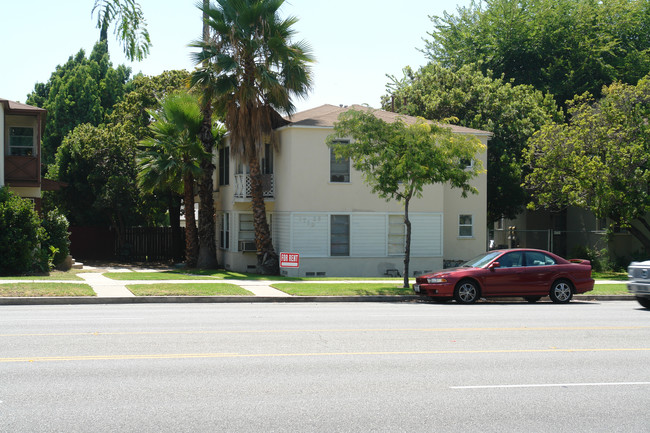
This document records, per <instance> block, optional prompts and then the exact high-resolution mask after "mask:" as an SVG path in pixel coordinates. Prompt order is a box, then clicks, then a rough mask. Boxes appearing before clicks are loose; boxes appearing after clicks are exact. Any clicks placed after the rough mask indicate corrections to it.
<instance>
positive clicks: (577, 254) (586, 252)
mask: <svg viewBox="0 0 650 433" xmlns="http://www.w3.org/2000/svg"><path fill="white" fill-rule="evenodd" d="M570 256H571V258H576V259H587V260H589V261H590V262H591V268H592V269H593V270H594V271H596V272H605V271H613V270H615V269H616V268H617V266H616V263H614V262H613V261H612V259H611V258H610V256H609V251H608V250H607V249H606V248H603V249H601V250H597V249H595V248H589V247H585V246H578V247H575V248H574V249H573V251H572V253H571V255H570Z"/></svg>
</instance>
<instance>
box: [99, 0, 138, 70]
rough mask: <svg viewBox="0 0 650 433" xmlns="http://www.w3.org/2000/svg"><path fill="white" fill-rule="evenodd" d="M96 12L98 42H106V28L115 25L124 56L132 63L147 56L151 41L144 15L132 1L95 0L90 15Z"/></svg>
mask: <svg viewBox="0 0 650 433" xmlns="http://www.w3.org/2000/svg"><path fill="white" fill-rule="evenodd" d="M95 11H97V28H98V29H100V32H99V40H100V42H103V41H108V27H109V26H110V25H111V23H112V22H113V21H115V22H116V23H117V28H116V29H115V34H116V35H117V39H118V40H119V41H121V43H122V44H123V46H124V54H125V55H126V57H127V58H128V59H129V60H131V61H133V60H135V59H137V60H138V61H140V60H142V59H144V58H145V57H147V55H148V54H149V48H150V47H151V40H150V39H149V31H148V30H147V23H146V21H145V19H144V14H143V13H142V9H140V5H139V4H138V3H137V2H135V1H134V0H95V5H94V6H93V10H92V13H95Z"/></svg>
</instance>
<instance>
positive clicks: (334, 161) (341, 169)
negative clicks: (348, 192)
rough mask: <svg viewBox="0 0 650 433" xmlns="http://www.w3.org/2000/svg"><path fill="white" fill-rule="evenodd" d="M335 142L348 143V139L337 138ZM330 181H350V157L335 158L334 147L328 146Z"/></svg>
mask: <svg viewBox="0 0 650 433" xmlns="http://www.w3.org/2000/svg"><path fill="white" fill-rule="evenodd" d="M336 143H345V144H347V143H350V142H349V141H348V140H337V141H336ZM330 182H339V183H349V182H350V159H349V158H337V157H336V154H335V153H334V149H331V148H330Z"/></svg>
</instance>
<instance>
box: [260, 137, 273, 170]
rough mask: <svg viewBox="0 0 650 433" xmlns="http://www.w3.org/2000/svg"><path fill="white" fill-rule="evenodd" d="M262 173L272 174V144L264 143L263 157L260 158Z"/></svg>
mask: <svg viewBox="0 0 650 433" xmlns="http://www.w3.org/2000/svg"><path fill="white" fill-rule="evenodd" d="M261 169H262V174H273V146H271V145H270V144H269V143H266V144H265V145H264V158H262V167H261Z"/></svg>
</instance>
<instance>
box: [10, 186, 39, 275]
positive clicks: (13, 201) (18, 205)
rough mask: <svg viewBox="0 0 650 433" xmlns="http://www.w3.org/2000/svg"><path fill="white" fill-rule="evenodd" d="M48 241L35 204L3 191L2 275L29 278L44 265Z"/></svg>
mask: <svg viewBox="0 0 650 433" xmlns="http://www.w3.org/2000/svg"><path fill="white" fill-rule="evenodd" d="M44 237H45V230H44V229H43V228H42V227H41V221H40V218H39V217H38V214H37V213H36V210H34V205H33V203H32V202H31V201H29V200H25V199H22V198H20V197H18V196H17V195H16V194H14V193H13V192H11V191H10V190H9V188H7V187H2V188H0V275H18V274H25V273H28V272H30V271H32V270H33V269H34V265H37V264H38V265H42V260H43V257H42V254H41V253H40V243H41V241H42V240H43V239H44ZM46 266H47V264H46Z"/></svg>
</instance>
